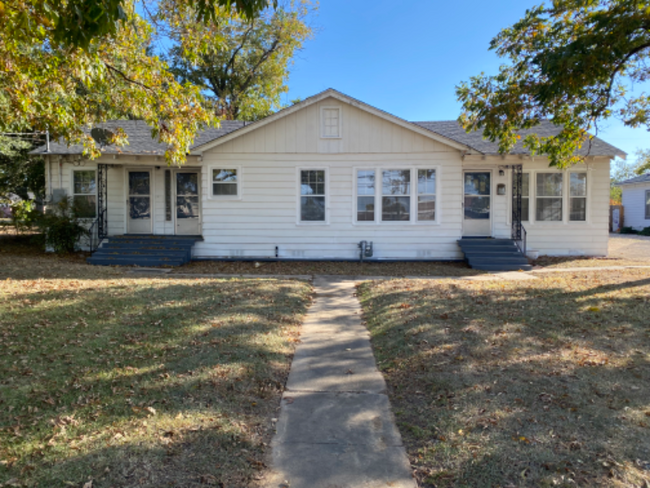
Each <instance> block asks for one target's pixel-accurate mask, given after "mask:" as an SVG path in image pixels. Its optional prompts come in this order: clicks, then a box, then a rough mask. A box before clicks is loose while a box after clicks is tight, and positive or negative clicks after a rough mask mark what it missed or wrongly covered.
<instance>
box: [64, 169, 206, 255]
mask: <svg viewBox="0 0 650 488" xmlns="http://www.w3.org/2000/svg"><path fill="white" fill-rule="evenodd" d="M85 173H87V174H88V175H87V178H88V179H89V180H90V181H92V180H94V185H91V184H89V185H87V186H88V187H89V188H88V189H85V188H84V185H83V183H80V182H83V181H84V176H85V175H84V174H85ZM71 180H72V182H71V183H72V185H71V187H72V193H73V197H74V198H75V199H78V198H82V199H83V198H84V195H83V192H84V191H87V192H88V193H89V196H88V198H92V199H95V198H96V205H92V204H90V205H89V206H90V207H95V208H96V211H95V215H94V217H95V218H94V219H93V220H92V221H91V223H90V226H89V230H90V241H91V242H90V245H89V247H90V250H91V252H92V251H95V250H96V249H97V248H99V246H100V245H101V244H102V242H103V241H104V240H105V239H106V238H108V237H109V236H111V237H113V238H114V239H115V238H117V237H119V238H126V237H128V238H129V239H128V240H129V241H130V242H131V243H135V241H134V239H135V238H136V237H141V238H142V239H141V240H142V244H146V243H147V242H148V241H149V242H150V241H151V239H159V240H160V239H161V238H162V237H176V238H177V239H176V240H171V241H169V242H171V243H176V241H182V240H184V239H183V238H189V240H190V241H191V240H192V239H193V238H194V241H195V240H196V238H197V237H198V238H199V239H201V237H200V236H201V232H202V218H201V169H200V168H199V167H183V168H167V167H164V168H163V167H161V166H159V165H155V164H146V163H141V164H137V163H136V164H129V165H126V164H103V163H99V164H97V166H96V169H95V168H84V167H80V168H74V169H73V171H72V175H71ZM92 186H94V188H92Z"/></svg>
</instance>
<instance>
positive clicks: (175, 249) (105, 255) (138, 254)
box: [87, 235, 203, 267]
mask: <svg viewBox="0 0 650 488" xmlns="http://www.w3.org/2000/svg"><path fill="white" fill-rule="evenodd" d="M202 240H203V238H202V237H200V236H188V237H185V236H130V235H124V236H111V237H109V238H107V239H106V240H105V241H104V242H103V243H102V245H101V246H100V247H99V248H98V249H97V251H95V252H94V253H93V255H92V256H91V257H89V258H88V259H87V262H88V263H89V264H96V265H100V266H142V267H152V266H181V265H183V264H185V263H188V262H189V261H190V260H191V259H192V248H193V247H194V244H195V243H196V242H197V241H202Z"/></svg>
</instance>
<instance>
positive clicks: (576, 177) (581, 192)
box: [569, 173, 587, 222]
mask: <svg viewBox="0 0 650 488" xmlns="http://www.w3.org/2000/svg"><path fill="white" fill-rule="evenodd" d="M569 220H571V221H576V222H581V221H585V220H587V173H571V175H570V177H569Z"/></svg>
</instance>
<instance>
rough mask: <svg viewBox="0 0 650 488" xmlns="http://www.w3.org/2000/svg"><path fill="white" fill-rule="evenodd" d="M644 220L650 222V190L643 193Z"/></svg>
mask: <svg viewBox="0 0 650 488" xmlns="http://www.w3.org/2000/svg"><path fill="white" fill-rule="evenodd" d="M645 219H646V220H650V190H646V192H645Z"/></svg>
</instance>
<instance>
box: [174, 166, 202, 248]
mask: <svg viewBox="0 0 650 488" xmlns="http://www.w3.org/2000/svg"><path fill="white" fill-rule="evenodd" d="M200 215H201V212H200V198H199V173H198V172H196V171H193V172H177V173H176V234H177V235H186V236H188V235H189V236H197V235H200V234H201V218H200Z"/></svg>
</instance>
